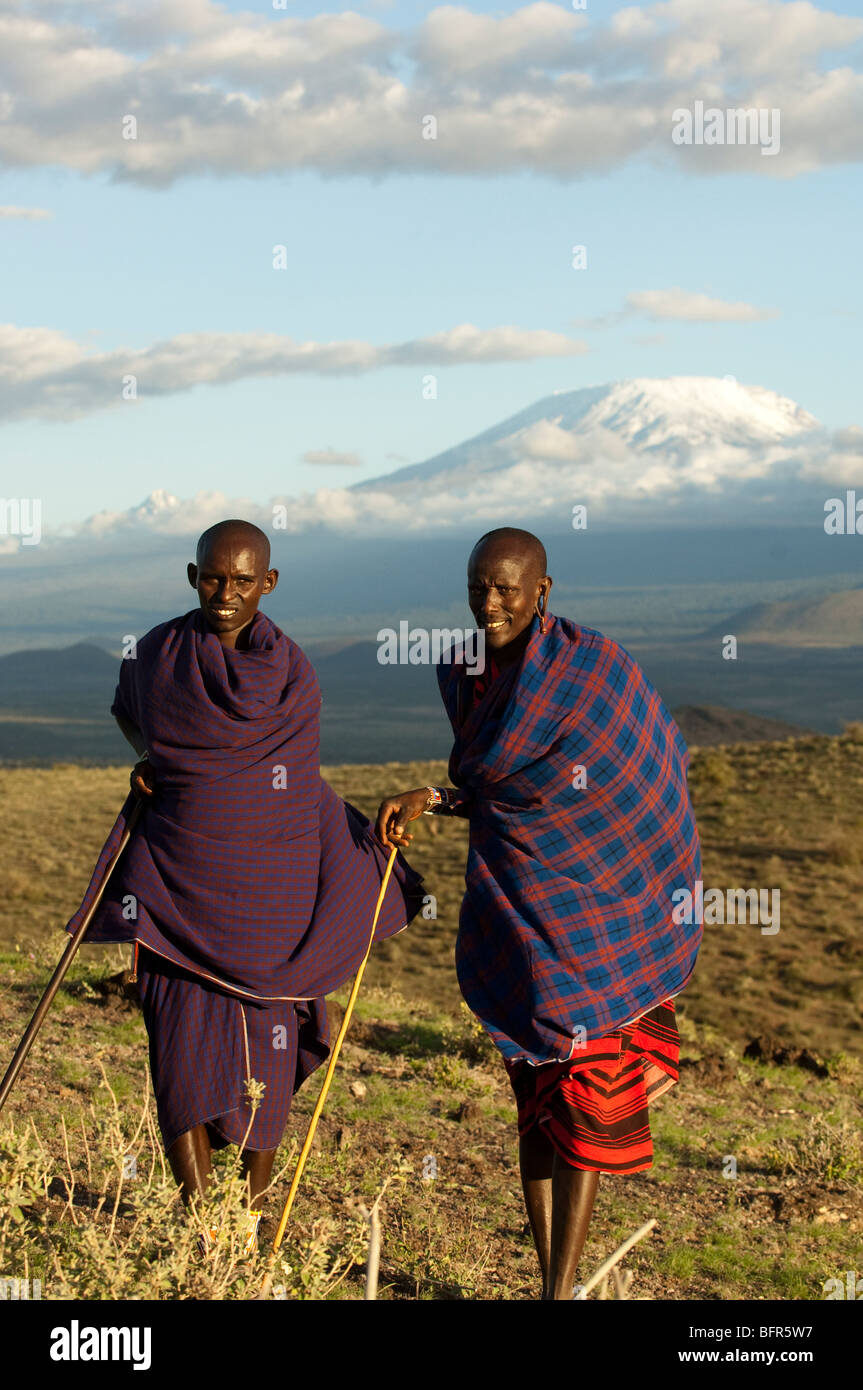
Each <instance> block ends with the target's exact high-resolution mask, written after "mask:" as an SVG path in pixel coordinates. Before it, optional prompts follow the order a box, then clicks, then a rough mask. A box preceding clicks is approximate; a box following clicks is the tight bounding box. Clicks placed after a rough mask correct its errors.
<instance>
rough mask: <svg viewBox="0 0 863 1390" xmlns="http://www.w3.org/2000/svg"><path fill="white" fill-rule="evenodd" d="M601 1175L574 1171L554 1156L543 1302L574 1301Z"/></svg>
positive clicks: (562, 1160) (585, 1171)
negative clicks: (549, 1245) (548, 1244)
mask: <svg viewBox="0 0 863 1390" xmlns="http://www.w3.org/2000/svg"><path fill="white" fill-rule="evenodd" d="M598 1184H599V1173H597V1172H595V1171H593V1170H586V1169H583V1168H573V1166H572V1164H570V1163H567V1162H566V1160H565V1159H563V1158H561V1156H560V1154H558V1153H555V1155H554V1168H553V1171H552V1175H551V1254H550V1257H549V1262H548V1275H547V1277H546V1281H545V1290H544V1292H543V1295H542V1296H543V1299H545V1300H551V1299H554V1300H559V1299H571V1298H572V1294H573V1287H574V1285H575V1272H576V1269H577V1268H578V1262H579V1260H580V1259H581V1252H582V1250H583V1249H584V1242H585V1240H586V1239H587V1229H588V1227H589V1225H590V1218H591V1215H592V1213H593V1202H594V1198H595V1197H596V1189H597V1186H598Z"/></svg>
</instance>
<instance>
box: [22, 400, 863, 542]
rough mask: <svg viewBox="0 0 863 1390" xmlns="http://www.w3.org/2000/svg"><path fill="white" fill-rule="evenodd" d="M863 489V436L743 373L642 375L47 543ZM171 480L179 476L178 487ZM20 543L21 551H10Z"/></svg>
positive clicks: (292, 530) (363, 528)
mask: <svg viewBox="0 0 863 1390" xmlns="http://www.w3.org/2000/svg"><path fill="white" fill-rule="evenodd" d="M861 479H863V430H861V429H859V428H858V427H856V426H851V427H849V428H847V429H845V430H842V431H840V432H839V433H831V432H830V431H828V430H827V429H825V428H824V427H823V426H822V425H821V424H820V423H819V421H818V420H816V419H815V417H814V416H813V415H810V414H809V413H808V411H806V410H804V409H803V408H802V407H801V406H799V405H797V404H796V403H795V402H794V401H792V400H789V399H788V398H787V397H785V396H780V395H778V394H777V393H776V392H774V391H769V390H767V389H765V388H764V387H761V386H745V385H743V384H741V383H739V382H737V381H735V380H733V379H731V378H724V377H723V378H717V377H669V378H638V379H635V380H629V381H618V382H613V383H611V384H607V385H604V386H595V387H589V388H586V389H580V390H573V391H555V392H553V393H552V395H550V396H546V397H544V398H543V399H542V400H540V401H537V402H535V404H533V405H530V406H528V407H527V408H526V409H524V410H521V411H519V412H518V413H517V414H515V415H511V416H509V417H508V418H507V419H505V420H503V421H501V422H500V423H499V424H496V425H493V426H492V427H491V428H490V429H487V430H484V431H483V432H482V433H481V434H478V435H475V436H474V437H473V438H472V439H468V440H466V441H465V442H463V443H460V444H458V445H456V446H454V447H453V448H451V449H448V450H446V451H445V452H444V453H441V454H437V455H435V456H434V457H433V458H430V459H426V460H425V461H423V462H422V463H417V464H411V465H409V466H407V467H405V468H400V469H398V470H397V471H395V472H392V473H387V474H383V475H381V476H379V477H375V478H371V479H367V480H365V481H364V482H360V483H356V484H355V485H353V486H352V487H320V488H318V489H317V490H316V491H315V492H313V493H306V494H303V495H300V496H291V495H283V496H277V497H271V498H269V499H266V498H258V499H255V500H251V499H249V498H248V497H246V498H238V497H229V496H226V495H224V494H222V493H219V492H200V493H198V494H196V496H195V497H192V498H182V499H181V498H177V497H175V496H174V495H173V494H172V493H171V492H169V491H168V490H167V489H166V488H164V487H162V488H159V489H157V490H156V491H154V492H152V493H150V495H149V496H148V497H147V498H145V499H144V501H143V502H141V503H140V504H138V505H137V506H134V507H130V508H129V509H127V510H125V511H120V512H100V513H97V514H96V515H94V516H92V517H90V518H88V520H87V521H85V522H84V523H83V524H82V525H80V526H79V527H77V528H73V529H72V530H71V533H70V531H69V530H68V529H67V530H66V532H65V534H64V535H63V537H62V539H61V538H60V537H59V536H54V537H52V536H51V535H50V533H48V532H46V534H45V539H44V542H43V544H47V545H48V546H49V547H50V546H52V545H58V544H59V545H63V544H69V545H70V546H72V545H74V543H75V542H76V541H77V542H79V543H81V544H83V543H85V542H86V543H89V542H90V541H91V540H92V539H93V538H94V537H96V538H97V539H98V540H99V542H100V545H101V546H102V547H103V549H104V547H106V546H109V545H110V542H111V538H112V537H113V538H114V540H115V542H116V545H117V547H118V548H121V547H122V546H124V545H125V544H127V543H128V540H129V538H130V535H132V534H135V535H137V536H140V537H141V538H142V539H146V540H147V541H148V542H150V543H151V544H152V545H153V546H155V547H159V546H163V545H164V544H167V543H170V542H172V541H173V540H175V539H179V538H184V537H187V536H190V535H195V534H198V533H200V532H201V531H202V530H203V529H204V528H205V527H207V526H210V525H212V524H213V522H215V521H218V520H219V519H221V518H222V517H225V516H245V517H247V518H248V519H249V520H250V521H256V522H257V523H258V524H259V525H261V526H262V527H264V528H265V529H268V530H270V529H271V530H273V531H274V532H275V534H276V537H277V538H278V535H279V533H280V532H282V533H285V534H287V535H289V536H292V537H295V538H299V537H301V536H304V535H313V536H317V537H319V538H320V540H321V543H322V544H325V543H326V541H325V538H326V536H327V535H332V536H337V537H342V538H347V537H348V536H354V537H362V538H365V539H366V540H369V539H371V538H374V537H377V536H390V537H393V538H396V537H406V536H416V537H420V536H423V535H428V536H429V537H433V536H440V535H441V534H443V533H447V532H448V533H450V534H453V535H458V534H461V533H463V532H465V533H466V532H470V531H475V530H476V528H477V527H478V526H484V525H485V524H486V523H487V524H488V525H501V524H503V522H504V520H506V521H510V522H511V523H512V524H520V525H523V526H531V524H532V523H536V525H540V524H541V525H543V526H544V527H545V528H546V530H547V531H549V532H551V531H555V530H557V531H562V530H566V529H568V528H569V527H570V523H571V520H572V518H573V508H575V507H578V506H581V507H585V508H587V511H588V516H589V524H590V526H591V527H593V526H594V524H595V523H596V522H599V523H609V524H621V525H625V526H627V527H641V526H644V527H650V528H655V527H657V526H659V525H663V524H665V525H668V524H672V525H675V526H677V525H684V524H685V525H689V524H692V525H698V526H704V525H708V526H710V525H714V524H715V525H733V526H734V527H738V526H740V525H746V524H756V523H757V524H762V523H763V524H768V525H771V526H772V525H776V524H784V523H792V522H793V523H797V524H804V525H806V526H809V525H814V526H816V527H817V526H819V525H821V523H822V521H823V509H824V505H825V502H826V500H827V499H828V498H830V497H835V496H837V495H839V494H840V493H841V492H842V490H843V489H845V488H853V487H855V486H858V487H859V486H860V483H861ZM164 481H165V482H169V481H170V479H169V478H166V479H165V480H164ZM10 544H11V546H12V547H13V548H14V546H15V542H14V540H13V541H11V542H10Z"/></svg>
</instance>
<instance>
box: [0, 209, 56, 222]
mask: <svg viewBox="0 0 863 1390" xmlns="http://www.w3.org/2000/svg"><path fill="white" fill-rule="evenodd" d="M53 216H54V214H53V212H51V211H50V209H48V208H17V207H11V206H9V207H0V217H9V218H16V217H17V218H22V219H23V220H26V221H29V222H41V221H43V220H44V219H45V218H47V217H53Z"/></svg>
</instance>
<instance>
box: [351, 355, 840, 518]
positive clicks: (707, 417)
mask: <svg viewBox="0 0 863 1390" xmlns="http://www.w3.org/2000/svg"><path fill="white" fill-rule="evenodd" d="M828 451H829V436H828V435H827V432H826V431H825V430H824V429H823V428H822V427H821V425H820V424H819V421H818V420H816V418H815V417H814V416H813V415H810V414H809V412H808V411H806V410H804V409H802V407H801V406H799V405H797V404H796V403H795V402H794V401H792V400H789V399H788V398H787V397H785V396H780V395H778V394H777V393H776V392H775V391H769V390H767V389H766V388H765V387H762V386H744V385H742V384H741V383H739V382H737V381H735V380H732V379H730V378H724V377H668V378H648V377H643V378H642V377H640V378H636V379H633V380H629V381H617V382H612V383H611V384H609V385H605V386H596V387H589V388H586V389H581V390H574V391H555V392H554V393H553V394H552V395H550V396H546V397H544V398H543V399H542V400H540V401H537V402H536V403H535V404H534V405H531V406H528V407H527V408H526V409H525V410H522V411H520V412H519V413H518V414H516V415H511V416H509V417H508V418H507V419H506V420H503V421H502V422H501V423H500V424H497V425H494V426H492V428H491V429H488V430H484V431H483V432H482V433H481V434H478V435H475V436H474V437H473V438H472V439H468V440H467V441H465V442H464V443H463V444H458V445H456V446H455V447H454V448H452V449H448V450H446V452H444V453H442V454H437V455H436V456H435V457H433V458H431V459H428V460H426V461H425V462H424V463H418V464H412V465H410V466H408V467H407V468H400V469H398V470H397V471H396V472H395V473H389V474H386V475H385V476H382V477H378V478H373V479H369V480H367V481H364V482H361V483H357V484H356V485H355V486H354V487H353V488H350V489H348V490H347V493H348V495H354V496H356V497H357V498H358V499H359V498H362V497H364V496H365V495H367V494H369V493H377V494H382V493H386V494H388V495H389V499H390V502H391V503H395V504H396V505H397V504H398V503H399V502H403V503H405V504H407V502H408V498H411V500H412V501H413V502H414V504H415V506H416V507H418V508H419V509H420V512H421V515H422V517H423V518H424V521H425V523H426V524H430V525H434V524H435V523H436V522H438V521H443V519H444V516H445V515H448V516H449V517H450V518H452V519H455V517H456V516H458V517H461V518H464V519H465V520H467V519H468V518H469V519H470V520H471V522H475V521H477V520H481V519H483V517H489V518H490V517H491V516H493V515H494V514H495V513H499V512H500V511H501V510H502V509H504V510H511V509H512V504H513V500H514V499H517V500H518V505H519V510H520V511H521V512H522V513H524V512H525V511H526V509H527V510H530V511H531V514H532V515H533V516H535V517H537V518H540V517H548V516H551V515H555V514H559V515H560V516H562V515H563V510H564V509H565V508H569V507H570V506H571V505H572V504H575V503H582V504H585V505H591V504H592V506H593V507H594V509H595V512H596V513H597V514H599V515H607V516H609V517H613V518H614V519H616V520H623V519H625V520H628V521H638V520H644V519H646V520H651V519H654V520H655V519H657V518H658V517H659V516H662V517H663V518H664V519H665V520H668V519H674V518H675V517H680V516H685V517H687V519H692V518H693V515H694V514H698V513H699V512H701V510H702V508H703V507H704V505H705V504H707V507H708V509H709V511H710V513H711V520H715V519H720V516H719V515H718V513H720V514H721V513H724V519H729V518H730V517H732V516H734V515H738V514H739V513H738V511H737V509H739V507H740V506H741V504H744V505H746V506H748V507H753V508H755V509H757V508H759V507H764V506H767V507H770V506H772V505H773V504H774V503H775V500H776V497H777V485H778V484H780V483H781V487H782V489H783V490H784V492H785V494H786V496H785V499H784V500H785V501H787V500H793V496H792V494H793V493H794V491H795V489H796V491H797V492H798V493H799V492H800V491H801V489H799V488H796V484H797V475H798V473H805V483H804V484H803V489H802V490H803V491H805V492H806V494H807V496H808V497H809V498H810V499H811V498H812V495H813V491H812V479H813V477H814V475H815V474H816V473H817V472H818V471H819V469H818V460H819V456H823V455H824V454H825V453H826V452H828ZM789 489H790V492H789ZM822 494H823V484H822V485H820V486H818V496H819V497H821V496H822ZM797 500H798V502H799V500H800V499H799V496H798V498H797Z"/></svg>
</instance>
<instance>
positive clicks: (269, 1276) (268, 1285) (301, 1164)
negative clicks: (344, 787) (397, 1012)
mask: <svg viewBox="0 0 863 1390" xmlns="http://www.w3.org/2000/svg"><path fill="white" fill-rule="evenodd" d="M396 854H397V849H396V846H395V845H393V847H392V850H391V852H390V857H389V860H388V861H387V867H386V869H385V871H384V876H383V878H382V880H381V891H380V892H379V893H378V900H377V903H376V905H375V915H374V917H373V919H372V930H371V935H370V937H369V944H368V946H367V947H366V953H365V955H364V956H363V958H362V960H361V961H360V968H359V970H358V971H357V974H356V978H355V980H354V983H353V988H352V989H351V994H350V998H349V999H348V1002H347V1007H346V1008H345V1016H344V1018H343V1019H342V1026H341V1028H340V1029H339V1032H338V1036H337V1038H336V1040H335V1042H334V1043H333V1050H332V1052H331V1053H330V1061H329V1065H328V1067H327V1071H326V1075H325V1077H324V1083H323V1085H322V1086H321V1093H320V1095H319V1096H318V1099H317V1104H316V1105H315V1108H314V1110H313V1111H312V1118H311V1119H310V1121H309V1128H308V1131H307V1133H306V1139H305V1143H304V1144H303V1147H302V1149H301V1150H300V1156H299V1158H298V1159H297V1166H296V1168H295V1170H294V1176H293V1178H292V1179H291V1186H290V1188H289V1190H288V1197H287V1201H286V1202H285V1207H284V1211H283V1212H282V1219H281V1221H280V1222H279V1229H278V1230H277V1231H276V1238H275V1240H274V1241H273V1248H272V1250H271V1251H270V1255H269V1258H268V1260H267V1268H266V1273H265V1275H264V1282H263V1283H262V1285H261V1292H260V1293H259V1294H257V1295H256V1297H257V1298H258V1299H262V1298H269V1296H270V1291H271V1290H272V1287H273V1270H274V1268H275V1264H276V1256H277V1255H278V1253H279V1246H280V1245H281V1243H282V1239H283V1237H284V1234H285V1227H286V1226H287V1224H288V1217H289V1216H290V1214H291V1207H292V1206H293V1205H294V1198H295V1197H296V1195H297V1188H298V1187H299V1185H300V1178H301V1177H302V1176H303V1169H304V1168H305V1166H306V1159H307V1158H308V1156H309V1151H310V1150H311V1147H312V1140H313V1139H314V1137H315V1130H316V1129H317V1127H318V1120H319V1119H320V1118H321V1113H322V1111H323V1108H324V1103H325V1102H326V1099H327V1093H328V1091H329V1089H330V1082H331V1081H332V1079H333V1075H334V1073H335V1070H336V1062H337V1061H338V1060H339V1053H340V1052H341V1050H342V1043H343V1042H344V1040H345V1034H346V1033H347V1031H348V1024H349V1023H350V1021H351V1014H352V1013H353V1011H354V1004H355V1003H356V1002H357V995H358V994H359V992H360V984H361V983H362V978H363V972H364V970H365V968H366V963H367V961H368V958H369V956H370V955H371V952H372V945H373V944H374V939H375V928H376V927H377V924H378V917H379V916H380V913H381V906H382V904H383V900H384V894H385V893H386V891H387V884H388V883H389V881H390V874H391V873H392V871H393V865H394V864H395V862H396Z"/></svg>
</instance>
